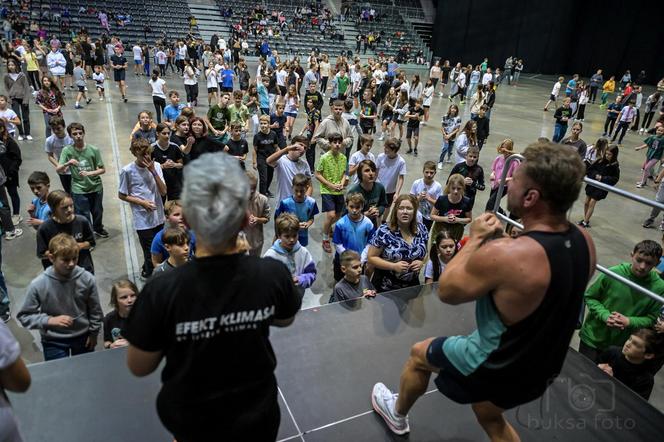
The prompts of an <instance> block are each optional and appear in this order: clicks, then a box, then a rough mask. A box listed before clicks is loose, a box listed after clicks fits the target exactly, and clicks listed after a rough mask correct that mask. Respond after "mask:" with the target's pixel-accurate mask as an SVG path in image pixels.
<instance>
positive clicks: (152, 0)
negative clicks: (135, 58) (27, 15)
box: [32, 0, 189, 42]
mask: <svg viewBox="0 0 664 442" xmlns="http://www.w3.org/2000/svg"><path fill="white" fill-rule="evenodd" d="M81 6H83V7H85V8H93V9H94V10H95V11H100V10H105V11H112V12H114V13H115V14H119V13H123V14H129V15H131V17H132V20H131V23H129V24H126V25H124V26H119V25H118V24H117V22H114V21H112V20H109V24H110V29H111V32H110V34H113V35H118V36H119V37H120V38H121V39H122V40H126V41H130V42H133V41H136V40H143V39H144V38H145V32H144V28H145V26H146V25H147V26H149V27H150V29H151V32H148V33H147V38H148V41H150V42H152V41H154V40H155V39H157V38H159V37H161V35H162V33H164V32H165V33H166V35H168V36H169V38H174V37H184V36H185V35H186V34H187V33H188V32H189V24H188V17H189V8H188V6H187V2H186V1H185V0H168V1H166V2H163V1H159V0H143V1H141V2H137V1H134V0H106V1H101V0H87V1H83V0H59V1H57V2H56V1H50V2H49V1H47V2H39V3H37V2H33V11H32V17H33V19H38V20H39V22H40V24H41V25H42V26H43V27H44V28H45V29H46V30H47V31H48V33H49V35H51V34H56V35H62V34H63V29H62V27H61V24H60V22H58V21H55V20H53V19H51V20H44V19H42V13H43V11H44V10H47V9H48V10H50V16H51V18H52V17H53V15H54V14H55V13H62V11H64V9H65V8H67V9H68V10H69V13H70V15H71V25H70V29H72V30H74V31H78V30H79V29H80V28H81V27H82V26H83V27H85V28H87V30H88V32H89V34H90V36H92V37H94V38H96V37H98V36H99V35H101V34H102V33H103V32H106V30H105V29H103V28H102V27H101V24H100V22H99V18H98V17H97V14H96V13H95V14H88V13H87V12H81V13H79V8H80V7H81Z"/></svg>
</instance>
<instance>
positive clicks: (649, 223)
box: [642, 219, 655, 229]
mask: <svg viewBox="0 0 664 442" xmlns="http://www.w3.org/2000/svg"><path fill="white" fill-rule="evenodd" d="M654 224H655V223H654V222H653V220H651V219H647V220H645V221H644V222H643V225H642V226H643V228H644V229H649V228H651V227H652V226H653V225H654Z"/></svg>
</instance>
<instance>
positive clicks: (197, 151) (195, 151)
mask: <svg viewBox="0 0 664 442" xmlns="http://www.w3.org/2000/svg"><path fill="white" fill-rule="evenodd" d="M223 151H224V143H222V142H221V141H217V140H215V139H214V138H211V137H209V136H206V137H201V138H198V139H196V141H194V144H193V145H192V146H191V150H190V151H189V154H188V155H185V157H184V162H185V164H187V163H188V162H189V161H194V160H195V159H196V158H198V157H200V156H201V155H203V154H204V153H210V152H223Z"/></svg>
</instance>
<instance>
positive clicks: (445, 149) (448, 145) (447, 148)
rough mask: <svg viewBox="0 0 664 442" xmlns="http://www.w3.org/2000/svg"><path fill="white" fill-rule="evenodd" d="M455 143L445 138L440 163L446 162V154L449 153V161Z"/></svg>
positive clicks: (441, 146) (441, 147) (441, 148)
mask: <svg viewBox="0 0 664 442" xmlns="http://www.w3.org/2000/svg"><path fill="white" fill-rule="evenodd" d="M453 145H454V144H453V143H450V142H449V140H446V139H445V138H443V142H442V143H441V145H440V158H438V162H439V163H443V162H445V153H447V159H448V160H449V159H450V158H451V157H452V147H453Z"/></svg>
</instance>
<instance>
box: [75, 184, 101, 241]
mask: <svg viewBox="0 0 664 442" xmlns="http://www.w3.org/2000/svg"><path fill="white" fill-rule="evenodd" d="M72 199H73V200H74V210H75V211H76V213H77V214H79V215H82V216H84V217H85V218H87V219H89V220H91V221H92V229H93V230H94V231H95V232H99V231H101V230H103V229H104V223H103V217H104V207H103V206H102V200H103V199H104V192H103V191H99V192H91V193H74V194H72Z"/></svg>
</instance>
